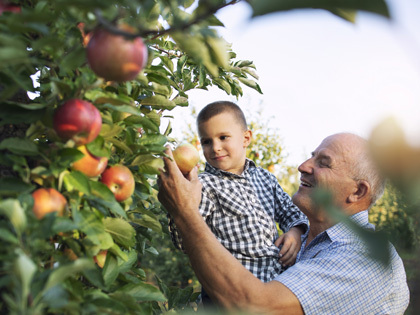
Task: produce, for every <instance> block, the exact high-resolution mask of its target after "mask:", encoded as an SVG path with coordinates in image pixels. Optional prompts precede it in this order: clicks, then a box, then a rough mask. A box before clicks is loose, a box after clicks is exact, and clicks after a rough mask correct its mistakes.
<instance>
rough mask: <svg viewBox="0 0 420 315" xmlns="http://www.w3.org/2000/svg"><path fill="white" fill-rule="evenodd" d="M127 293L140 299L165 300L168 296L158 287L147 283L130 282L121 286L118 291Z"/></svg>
mask: <svg viewBox="0 0 420 315" xmlns="http://www.w3.org/2000/svg"><path fill="white" fill-rule="evenodd" d="M118 292H120V293H126V294H129V295H131V296H132V297H133V298H135V299H136V300H137V301H138V302H139V301H143V302H144V301H158V302H165V301H166V298H165V296H164V295H163V294H162V292H160V291H159V289H158V288H156V287H155V286H152V285H150V284H147V283H143V282H140V283H138V284H134V283H130V284H127V285H125V286H124V287H122V288H120V289H119V290H118V291H116V293H118Z"/></svg>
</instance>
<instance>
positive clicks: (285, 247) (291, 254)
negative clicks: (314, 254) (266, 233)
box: [274, 227, 302, 267]
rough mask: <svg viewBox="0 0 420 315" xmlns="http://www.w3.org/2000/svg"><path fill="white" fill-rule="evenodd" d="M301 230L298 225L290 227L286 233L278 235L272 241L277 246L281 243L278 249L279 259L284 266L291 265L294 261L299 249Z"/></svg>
mask: <svg viewBox="0 0 420 315" xmlns="http://www.w3.org/2000/svg"><path fill="white" fill-rule="evenodd" d="M301 235H302V230H301V229H300V228H298V227H292V228H291V229H290V230H289V231H288V232H287V233H284V234H282V235H280V237H279V238H278V239H277V240H276V241H275V242H274V245H276V246H277V247H279V246H280V245H282V247H281V250H280V259H279V261H280V262H281V264H282V265H283V266H285V267H288V266H291V265H293V264H294V263H295V261H296V256H297V253H298V252H299V250H300V246H301V244H302V241H301V239H300V237H301Z"/></svg>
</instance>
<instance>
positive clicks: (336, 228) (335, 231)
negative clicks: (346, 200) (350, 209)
mask: <svg viewBox="0 0 420 315" xmlns="http://www.w3.org/2000/svg"><path fill="white" fill-rule="evenodd" d="M349 219H350V220H351V221H353V222H354V223H356V224H357V225H359V226H361V227H364V228H367V229H371V230H374V225H373V224H370V223H369V218H368V210H364V211H361V212H358V213H356V214H353V215H352V216H350V217H349ZM325 233H326V234H327V235H328V237H329V238H330V239H331V240H332V241H335V240H337V239H340V238H342V237H343V235H348V236H349V237H351V236H353V237H357V235H356V234H355V232H354V231H353V230H352V229H351V228H350V227H349V226H348V225H347V224H346V223H344V222H339V223H337V224H336V225H333V226H332V227H330V228H329V229H327V230H326V231H325Z"/></svg>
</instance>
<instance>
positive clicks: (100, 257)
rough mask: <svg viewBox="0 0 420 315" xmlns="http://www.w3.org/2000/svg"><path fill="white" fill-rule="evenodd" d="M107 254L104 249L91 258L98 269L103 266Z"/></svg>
mask: <svg viewBox="0 0 420 315" xmlns="http://www.w3.org/2000/svg"><path fill="white" fill-rule="evenodd" d="M107 253H108V250H106V249H105V250H101V251H100V252H99V253H98V254H97V255H96V256H93V260H94V261H95V263H96V264H97V265H98V266H99V267H100V268H103V267H104V266H105V261H106V255H107Z"/></svg>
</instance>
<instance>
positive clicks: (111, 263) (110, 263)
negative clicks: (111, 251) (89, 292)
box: [102, 255, 120, 287]
mask: <svg viewBox="0 0 420 315" xmlns="http://www.w3.org/2000/svg"><path fill="white" fill-rule="evenodd" d="M119 273H120V271H119V269H118V265H117V260H116V259H115V258H114V256H112V255H107V258H106V262H105V266H104V268H103V269H102V276H103V277H104V282H105V286H107V287H108V286H110V285H111V284H112V283H113V282H114V281H115V279H117V277H118V274H119Z"/></svg>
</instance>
